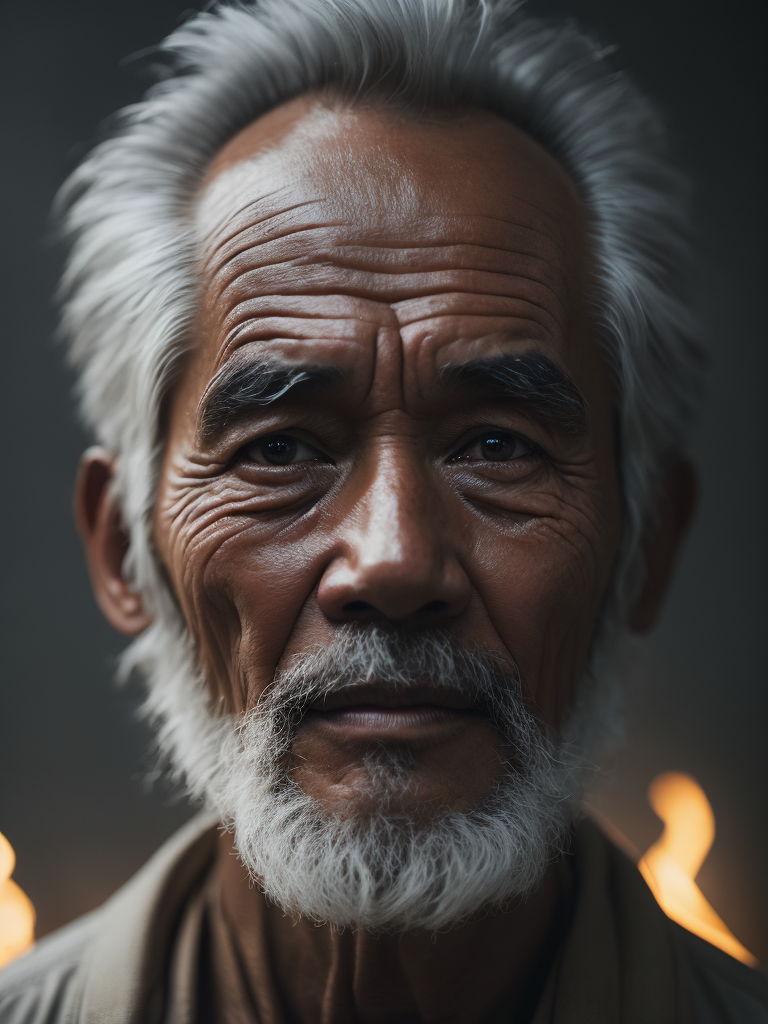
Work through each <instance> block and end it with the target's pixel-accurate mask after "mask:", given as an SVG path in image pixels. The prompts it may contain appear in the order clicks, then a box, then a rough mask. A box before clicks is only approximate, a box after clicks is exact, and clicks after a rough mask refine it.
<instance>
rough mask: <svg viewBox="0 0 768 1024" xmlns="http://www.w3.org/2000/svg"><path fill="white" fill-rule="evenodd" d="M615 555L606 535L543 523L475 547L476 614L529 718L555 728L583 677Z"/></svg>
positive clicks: (565, 525)
mask: <svg viewBox="0 0 768 1024" xmlns="http://www.w3.org/2000/svg"><path fill="white" fill-rule="evenodd" d="M596 539H600V540H601V543H599V544H597V543H595V540H596ZM614 550H615V545H614V543H613V542H612V538H611V535H610V534H608V535H607V536H606V537H603V538H596V537H594V536H593V537H590V536H589V534H585V533H582V532H580V531H579V530H578V529H576V528H575V527H573V526H571V525H568V524H564V523H562V522H558V521H556V520H550V519H534V520H531V521H530V522H529V523H528V524H526V525H525V526H523V527H521V528H520V530H519V531H518V532H517V534H516V535H514V536H506V537H505V536H503V535H498V534H497V535H496V536H494V537H492V538H491V539H489V538H487V537H486V538H485V540H484V542H483V543H482V544H478V545H477V548H476V551H475V555H474V564H475V567H476V568H475V580H474V582H475V586H476V587H477V590H478V593H479V598H480V602H481V604H482V607H483V608H484V610H485V613H486V614H487V616H488V618H489V620H490V622H491V623H492V624H493V628H494V630H495V631H496V633H497V635H498V637H499V639H500V640H501V643H502V644H503V646H504V648H505V649H506V650H507V651H508V652H509V653H510V655H511V656H512V658H514V660H515V662H516V663H517V665H518V667H519V668H520V671H521V674H522V678H523V682H524V685H525V688H526V691H527V695H528V697H529V698H530V699H531V701H532V703H533V705H534V707H535V711H536V713H537V714H539V715H541V717H542V718H543V719H544V720H545V721H546V722H549V723H550V724H552V725H554V726H557V725H558V724H559V722H560V720H561V717H562V714H563V711H564V709H565V708H566V707H567V706H568V703H569V701H570V700H571V698H572V696H573V693H574V690H575V688H576V686H577V685H578V683H579V680H580V679H581V677H582V674H583V672H584V669H585V666H586V663H587V659H588V657H589V652H590V645H591V642H592V638H593V635H594V631H595V626H596V624H597V621H598V618H599V615H600V613H601V609H602V605H603V602H604V600H605V595H606V592H607V590H608V587H609V584H610V578H611V568H612V564H613V556H614Z"/></svg>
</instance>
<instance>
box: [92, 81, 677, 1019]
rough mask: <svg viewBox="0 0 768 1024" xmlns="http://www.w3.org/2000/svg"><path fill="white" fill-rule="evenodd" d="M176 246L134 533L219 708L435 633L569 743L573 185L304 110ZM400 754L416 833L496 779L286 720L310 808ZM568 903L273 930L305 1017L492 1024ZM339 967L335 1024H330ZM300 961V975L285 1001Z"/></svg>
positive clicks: (594, 514)
mask: <svg viewBox="0 0 768 1024" xmlns="http://www.w3.org/2000/svg"><path fill="white" fill-rule="evenodd" d="M196 224H197V230H198V237H199V241H200V282H201V307H200V317H199V322H198V326H197V337H196V339H195V347H194V350H193V354H192V355H191V358H190V360H189V362H188V364H187V366H186V368H185V370H184V373H183V376H182V378H181V379H180V381H179V383H178V385H177V386H176V388H175V390H174V392H173V394H172V396H171V398H170V401H169V404H168V409H167V422H168V432H167V443H166V448H165V457H164V462H163V467H162V474H161V482H160V487H159V492H158V495H157V502H156V507H155V519H154V531H155V543H156V547H157V551H158V555H159V557H160V559H161V561H162V563H163V565H164V567H165V570H166V572H167V575H168V579H169V581H170V583H171V585H172V587H173V590H174V592H175V594H176V597H177V599H178V601H179V603H180V606H181V608H182V610H183V613H184V616H185V619H186V621H187V623H188V626H189V629H190V631H191V633H192V635H193V637H194V639H195V641H196V643H197V646H198V649H199V652H200V657H201V660H202V664H203V666H204V669H205V674H206V679H207V680H208V683H209V685H210V687H211V691H212V695H213V697H214V698H215V699H216V700H217V701H218V702H219V703H220V705H221V706H223V707H225V708H226V709H227V710H229V711H230V712H233V713H235V714H240V713H243V712H245V711H247V710H249V709H251V708H253V707H254V706H255V704H256V702H257V701H258V699H259V696H260V694H261V693H262V692H263V691H264V689H265V687H268V686H269V684H270V682H271V681H272V679H273V677H274V675H275V672H276V671H279V670H280V669H282V668H285V667H287V666H288V665H290V664H291V660H292V659H293V658H294V657H296V656H298V655H301V654H303V653H306V652H308V651H309V650H311V649H313V648H316V647H318V646H323V645H324V644H327V643H328V642H329V641H330V640H331V639H332V638H333V636H334V633H335V631H336V630H338V629H339V627H340V626H341V625H342V624H345V623H349V622H359V623H361V624H364V623H366V622H376V623H379V624H383V625H387V626H392V627H393V628H399V629H405V630H423V629H434V628H441V629H447V630H449V631H450V632H451V633H452V634H453V635H454V636H455V637H456V638H457V639H458V640H459V641H460V642H461V643H463V644H466V645H467V646H474V645H481V646H483V647H485V648H487V649H489V650H491V651H493V652H495V653H496V654H497V655H498V656H500V657H501V658H504V659H506V660H508V661H514V663H515V664H516V665H517V666H518V668H519V671H520V674H521V677H522V681H523V687H524V692H525V696H526V698H527V700H528V703H529V706H530V709H531V710H532V712H533V713H534V714H535V715H536V716H537V718H539V719H540V721H541V722H542V723H543V724H545V725H546V726H548V727H551V728H553V729H557V728H558V726H559V725H560V723H561V721H562V718H563V715H564V713H565V712H566V711H567V708H568V706H569V702H570V701H571V699H572V697H573V693H574V690H575V688H576V686H577V684H578V681H579V679H580V677H581V675H582V673H583V670H584V667H585V664H586V661H587V658H588V655H589V650H590V643H591V640H592V637H593V632H594V628H595V623H596V621H597V619H598V616H599V612H600V608H601V605H602V603H603V601H604V599H605V597H606V594H607V592H608V588H609V586H610V581H611V574H612V570H613V566H614V561H615V557H616V553H617V549H618V543H619V535H620V520H621V515H620V499H619V487H618V480H617V471H616V452H615V450H614V439H613V429H612V406H611V402H612V390H611V385H610V381H609V377H608V373H607V370H606V368H605V366H604V364H603V361H602V360H601V358H600V352H599V348H598V344H597V341H596V338H595V335H594V331H593V328H592V324H591V322H590V316H589V296H590V286H589V269H590V267H589V257H588V246H587V221H586V215H585V212H584V209H583V207H582V204H581V202H580V199H579V197H578V195H577V193H576V191H575V188H574V187H573V185H572V183H571V182H570V181H569V179H568V178H567V176H566V175H565V174H564V172H563V171H562V170H561V169H560V167H559V166H558V165H557V164H556V162H555V161H554V160H553V159H552V158H551V157H550V156H549V155H548V154H547V153H546V152H545V151H544V150H543V149H542V148H541V147H539V146H538V145H537V144H536V143H535V142H534V141H532V140H531V139H530V138H529V137H528V136H526V135H525V134H524V133H523V132H521V131H520V130H518V129H517V128H516V127H514V126H513V125H512V124H510V123H509V122H507V121H504V120H502V119H500V118H498V117H496V116H495V115H493V114H490V113H487V112H482V111H479V110H476V109H471V108H467V109H461V110H458V111H453V112H450V113H437V114H429V115H424V116H422V117H420V118H419V119H415V118H412V117H410V116H407V115H398V114H395V113H393V112H390V111H387V110H384V109H381V108H379V107H378V106H376V105H375V104H373V105H370V106H364V107H356V108H349V107H348V106H347V105H345V104H343V103H341V102H340V101H339V102H334V101H332V100H328V99H327V98H320V97H317V96H309V97H303V98H300V99H298V100H294V101H292V102H290V103H286V104H284V105H282V106H281V107H279V108H277V109H276V110H274V111H272V112H271V113H269V114H267V115H266V116H264V117H262V118H260V119H259V120H258V121H256V122H255V123H254V124H252V125H251V126H249V127H248V128H246V129H245V130H244V131H242V132H241V133H240V134H239V135H238V136H237V137H236V138H235V139H233V140H232V141H231V142H230V143H229V144H228V145H227V146H225V147H224V149H223V150H222V151H221V153H219V155H218V156H217V158H216V159H215V161H214V162H213V164H212V166H211V168H210V171H209V174H208V176H207V179H206V181H205V183H204V185H203V187H202V189H201V191H200V195H199V201H198V206H197V212H196ZM108 478H109V467H108V460H107V459H106V458H105V457H104V456H103V455H98V454H95V455H92V456H91V457H90V461H89V462H87V463H86V466H85V469H84V470H83V473H82V475H81V483H80V495H81V497H80V522H81V528H82V530H83V533H84V536H85V537H86V542H87V544H88V547H89V558H90V562H91V568H92V572H93V573H94V578H95V581H96V590H97V594H98V595H99V597H100V600H101V603H102V607H103V608H105V610H107V613H108V614H109V615H110V618H111V619H112V621H113V622H115V624H117V625H118V626H119V627H120V628H123V629H124V631H126V632H138V631H140V629H141V628H143V625H145V624H146V617H144V618H142V616H143V615H144V613H143V611H142V609H141V606H140V602H139V603H138V604H137V603H136V602H137V600H138V599H137V598H136V595H132V594H131V593H130V591H129V590H128V588H127V587H126V586H125V585H124V584H121V583H120V582H119V579H120V572H119V563H120V558H121V557H122V555H121V554H120V553H119V551H120V549H119V546H118V544H117V541H116V539H115V538H116V537H117V535H118V532H119V531H118V526H117V517H116V514H115V510H114V509H111V508H110V506H109V502H108V499H107V498H106V496H105V495H106V485H105V483H104V480H108ZM683 490H685V488H683ZM681 494H682V492H681ZM686 501H687V502H688V505H690V503H691V501H692V498H691V495H690V494H689V493H688V491H686V492H685V494H682V497H680V498H679V500H677V499H676V502H677V503H676V504H675V508H678V507H680V508H682V507H683V505H685V502H686ZM681 502H682V504H681ZM686 507H687V506H686ZM686 519H687V513H686V514H684V513H683V512H681V513H680V514H679V515H678V516H677V520H675V521H676V522H677V523H678V530H679V532H680V531H682V529H683V527H684V525H685V524H684V520H686ZM108 538H111V540H109V539H108ZM676 546H677V544H676V541H675V542H674V543H673V542H672V541H668V543H667V544H666V547H665V549H664V550H665V552H666V554H665V556H664V564H663V567H662V568H661V569H659V570H658V572H657V573H656V575H655V577H654V578H656V579H657V589H658V590H659V591H663V585H662V584H658V578H660V577H663V580H664V581H665V580H666V574H667V571H668V565H671V561H672V560H673V558H674V551H675V550H676ZM121 587H122V589H121ZM110 588H111V589H110ZM658 600H660V593H659V596H658V598H654V600H653V601H652V602H651V604H653V606H654V607H655V605H656V603H657V601H658ZM131 601H132V602H133V603H131ZM388 744H389V745H391V746H393V747H400V748H402V749H407V751H408V753H409V757H410V762H409V763H410V765H411V768H410V770H411V772H412V780H411V781H412V785H411V786H409V787H408V789H407V792H405V793H404V795H402V797H401V799H402V800H403V803H404V806H403V809H404V810H406V811H407V812H408V813H410V814H415V815H418V814H423V815H429V814H430V813H433V812H434V811H435V810H438V809H440V808H442V807H446V806H448V807H451V808H453V809H457V810H466V809H469V808H471V807H473V806H475V805H476V804H477V803H478V801H480V800H482V798H483V797H484V796H485V795H486V794H487V793H488V791H489V788H490V786H491V785H492V782H493V779H494V777H495V776H496V775H498V774H499V773H500V772H502V771H504V770H505V769H504V761H505V759H508V758H510V757H511V756H513V754H514V752H512V751H509V750H507V749H505V748H504V744H503V741H502V739H501V736H500V734H498V733H497V732H496V730H495V728H494V727H493V725H492V724H491V723H490V721H489V720H488V719H486V718H485V717H483V716H481V715H475V714H471V713H469V709H468V708H466V706H465V705H462V704H461V702H460V701H453V702H452V701H451V699H450V697H449V698H446V697H445V696H444V695H443V696H441V697H438V696H436V695H435V694H434V693H430V692H424V693H419V694H416V695H411V697H410V698H408V699H404V700H403V701H400V703H396V706H393V702H392V701H391V700H389V699H388V698H387V697H386V695H384V694H382V693H381V692H378V691H377V690H376V688H375V687H374V688H372V689H371V691H370V692H369V693H367V694H365V695H364V696H363V698H362V699H361V698H360V697H357V698H356V699H355V701H354V702H352V703H350V702H349V701H348V702H346V703H345V702H344V701H343V700H342V701H341V702H340V703H338V704H337V705H335V706H334V707H332V708H331V707H329V708H324V707H318V708H316V709H313V712H312V713H311V714H309V715H307V716H306V718H305V719H304V721H303V722H302V723H301V724H300V725H299V728H298V731H297V735H296V740H295V743H294V747H293V752H292V756H293V762H292V767H293V769H294V771H293V777H294V779H295V780H296V781H297V783H298V784H299V785H300V786H301V787H302V788H303V789H304V790H305V791H306V792H307V793H309V794H311V795H312V796H313V797H315V798H316V799H317V800H318V801H319V802H320V803H321V804H322V805H323V806H324V807H325V808H326V809H327V810H328V812H329V813H337V814H344V815H364V814H365V813H366V811H367V810H370V801H371V799H372V792H373V791H372V788H371V785H370V779H369V775H368V768H367V767H366V759H365V755H366V753H367V752H370V751H371V750H373V749H377V748H380V747H381V746H382V745H384V746H387V745H388ZM227 842H228V840H227V839H226V838H225V839H223V840H222V856H221V858H220V865H221V874H222V878H223V883H222V886H223V889H222V891H223V899H224V902H225V905H226V907H228V908H229V915H230V919H231V920H232V921H233V922H234V927H235V929H236V930H237V931H238V932H239V934H240V935H241V937H242V944H241V950H244V951H245V952H244V953H243V954H242V955H243V959H244V969H245V970H246V972H247V970H248V969H249V954H248V949H249V948H250V947H249V939H248V933H249V929H250V928H251V921H252V913H253V910H252V908H253V906H254V905H255V902H256V901H258V900H260V899H261V896H260V894H259V893H258V890H256V889H253V888H249V885H248V881H247V879H246V877H245V874H244V869H243V868H242V866H241V865H239V862H238V861H237V858H236V857H235V856H232V851H231V848H230V847H228V846H227V845H226V844H227ZM561 889H562V873H561V870H560V868H559V867H558V866H557V865H553V868H552V870H550V872H549V873H548V875H547V877H546V879H545V882H544V884H543V885H542V887H541V889H540V890H538V891H537V892H536V893H535V894H534V895H533V896H532V897H531V898H530V899H529V900H528V901H527V902H526V903H524V904H521V905H519V906H516V907H513V908H511V909H510V910H509V911H508V912H506V913H500V914H495V915H492V916H488V917H485V918H481V919H480V920H477V921H473V922H470V923H469V924H467V925H463V926H462V927H460V928H456V929H454V930H452V931H451V932H449V933H446V934H444V935H440V936H437V937H436V938H433V937H430V936H427V935H407V936H402V937H394V936H389V937H387V936H384V937H378V938H374V937H372V936H366V935H364V934H357V935H354V934H349V933H345V935H344V936H339V935H335V936H334V935H333V934H332V933H330V931H329V930H328V929H322V928H320V929H318V928H315V927H314V926H310V925H308V924H307V923H306V922H303V923H302V922H299V923H298V924H295V923H294V922H291V921H290V920H289V919H287V918H283V917H282V915H281V914H280V913H279V912H278V911H277V910H276V909H275V908H270V909H269V914H270V915H271V918H270V919H271V921H272V925H271V928H272V932H271V941H272V944H273V949H272V958H273V962H274V963H275V964H276V968H275V969H276V972H277V975H278V977H283V978H285V979H286V980H285V985H286V999H287V1000H288V1002H289V1003H290V1007H291V1014H292V1015H293V1019H296V1020H301V1021H310V1020H321V1019H324V1020H326V1019H327V1020H331V1019H334V1020H335V1019H339V1020H341V1019H355V1020H360V1021H374V1020H376V1021H386V1020H409V1021H410V1020H448V1019H450V1020H452V1021H456V1022H459V1021H462V1022H464V1021H466V1022H470V1021H480V1020H486V1019H492V1015H493V1014H494V1012H496V1011H497V1010H499V1008H500V1007H502V1006H503V1007H504V1011H505V1013H506V1014H507V1016H506V1017H505V1018H504V1019H509V1016H508V1014H509V1010H510V1008H511V1007H514V1006H515V1005H516V1004H517V1003H518V1002H519V1000H520V999H522V998H523V993H524V991H525V985H526V982H527V980H528V978H529V976H530V974H531V971H532V969H533V967H534V965H535V964H536V961H537V959H538V957H539V955H540V953H541V950H542V948H543V947H544V943H545V940H546V937H547V935H548V933H549V931H550V928H551V925H552V921H553V919H554V917H555V915H556V913H557V907H558V902H559V900H560V898H561V895H562V893H561ZM340 950H341V952H340ZM342 955H343V956H346V957H347V958H348V961H349V964H350V965H351V966H350V967H349V971H348V974H349V978H350V979H351V980H350V982H349V986H348V989H349V991H348V992H347V995H346V996H345V997H344V998H346V999H347V1000H348V1001H349V1000H350V999H351V1000H352V1001H351V1002H349V1005H350V1006H352V1007H353V1011H349V1013H351V1014H352V1015H351V1016H346V1015H345V1013H346V1012H347V1011H339V1015H338V1016H335V1017H334V1016H333V1013H332V1012H331V1015H330V1016H329V1015H328V1013H329V1012H330V1011H328V1005H330V1004H328V999H329V998H330V997H329V995H328V991H329V989H328V985H329V980H328V979H329V977H330V975H331V973H332V964H333V963H334V962H335V963H336V964H337V967H338V958H339V956H342ZM334 958H336V959H335V960H334ZM255 959H256V957H255V954H254V960H253V963H252V967H253V970H254V971H255V970H257V964H256V963H255ZM296 963H300V964H310V965H312V966H311V969H308V970H307V971H305V975H306V976H305V978H304V982H303V983H302V984H301V985H300V986H295V985H294V986H293V988H294V989H297V991H291V988H292V986H291V984H290V978H291V976H292V975H291V972H292V971H294V970H295V964H296ZM342 973H343V972H342ZM334 978H336V981H334V984H338V971H337V974H336V975H334ZM361 979H362V980H361ZM365 979H368V980H367V981H366V980H365ZM352 991H353V992H354V997H352V996H350V995H349V992H352ZM345 1005H346V1004H345ZM321 1007H325V1008H324V1009H323V1010H322V1013H321Z"/></svg>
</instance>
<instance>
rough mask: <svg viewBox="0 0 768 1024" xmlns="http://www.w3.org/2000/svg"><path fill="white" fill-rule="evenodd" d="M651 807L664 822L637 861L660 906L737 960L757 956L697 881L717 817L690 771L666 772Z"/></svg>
mask: <svg viewBox="0 0 768 1024" xmlns="http://www.w3.org/2000/svg"><path fill="white" fill-rule="evenodd" d="M648 800H649V801H650V804H651V807H652V808H653V809H654V811H655V812H656V813H657V814H658V816H659V817H660V818H661V820H662V821H663V822H664V831H663V832H662V833H661V836H660V838H659V839H658V840H657V842H655V843H654V844H653V846H652V847H651V848H650V849H649V850H648V852H647V853H646V855H645V856H644V857H643V859H642V860H641V861H640V864H639V865H638V866H639V868H640V871H641V872H642V874H643V877H644V878H645V880H646V882H647V883H648V885H649V886H650V889H651V891H652V893H653V895H654V896H655V897H656V900H657V901H658V903H659V905H660V906H661V908H662V910H663V911H664V912H665V913H666V914H667V915H668V916H669V917H671V918H672V920H673V921H677V923H678V924H681V925H682V926H683V928H687V929H688V931H690V932H693V933H694V934H695V935H699V936H701V938H702V939H706V940H707V942H711V943H712V945H713V946H718V947H719V948H720V949H723V950H725V952H726V953H730V955H731V956H733V957H736V959H737V960H742V961H743V962H744V963H745V964H749V965H750V966H753V967H754V966H755V965H756V964H757V960H756V959H755V957H754V956H752V954H751V953H750V952H749V950H748V949H745V948H744V946H742V944H741V943H740V942H739V940H738V939H737V938H736V936H735V935H733V934H732V933H731V932H730V931H729V930H728V928H727V927H726V925H725V923H724V922H723V921H722V920H721V919H720V918H719V917H718V916H717V914H716V913H715V911H714V910H713V909H712V907H711V906H710V905H709V903H707V901H706V900H705V899H704V896H703V894H702V892H701V890H700V889H699V887H698V886H697V885H696V883H695V881H694V879H695V878H696V875H697V874H698V873H699V869H700V868H701V865H702V864H703V863H704V860H705V858H706V856H707V854H708V853H709V851H710V848H711V846H712V843H713V842H714V839H715V816H714V814H713V813H712V808H711V807H710V805H709V801H708V800H707V798H706V796H705V795H704V791H703V790H702V788H701V786H699V784H698V783H697V782H696V780H695V779H692V778H691V776H690V775H683V774H682V773H681V772H665V773H664V774H663V775H658V776H657V777H656V778H655V779H654V780H653V782H652V783H651V785H650V787H649V789H648Z"/></svg>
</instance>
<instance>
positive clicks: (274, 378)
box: [197, 359, 344, 444]
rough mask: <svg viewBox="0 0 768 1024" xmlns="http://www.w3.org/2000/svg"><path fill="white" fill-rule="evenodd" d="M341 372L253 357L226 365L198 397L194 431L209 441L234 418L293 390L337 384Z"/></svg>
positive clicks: (219, 435) (316, 388) (282, 396)
mask: <svg viewBox="0 0 768 1024" xmlns="http://www.w3.org/2000/svg"><path fill="white" fill-rule="evenodd" d="M343 377H344V374H343V373H342V372H341V371H340V370H338V369H336V368H335V367H332V366H322V365H311V364H310V365H302V366H297V365H296V364H295V363H283V362H280V361H278V360H275V359H255V360H253V359H252V360H248V361H247V362H238V363H235V364H233V365H230V366H228V367H226V368H225V369H224V370H222V371H221V373H219V374H218V376H216V377H214V379H213V380H212V381H211V383H210V384H209V385H208V388H207V389H206V391H205V394H204V395H203V397H202V398H201V400H200V404H199V406H198V411H197V421H198V434H199V437H200V439H201V440H202V441H204V442H205V443H207V444H211V443H212V442H214V441H216V440H217V439H218V438H220V437H221V435H222V434H223V433H224V431H225V430H226V429H227V428H228V427H229V426H231V425H232V423H234V422H235V421H236V420H238V419H241V418H242V417H243V416H247V415H248V414H249V413H252V412H254V411H255V410H257V409H263V408H264V407H265V406H268V405H273V404H274V403H275V402H279V401H280V400H281V399H284V398H286V396H287V395H288V394H289V392H290V395H291V398H293V396H294V394H295V393H296V391H297V390H300V391H302V392H306V391H314V390H325V389H327V388H330V387H333V385H335V384H338V383H339V382H340V381H341V380H342V378H343Z"/></svg>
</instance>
